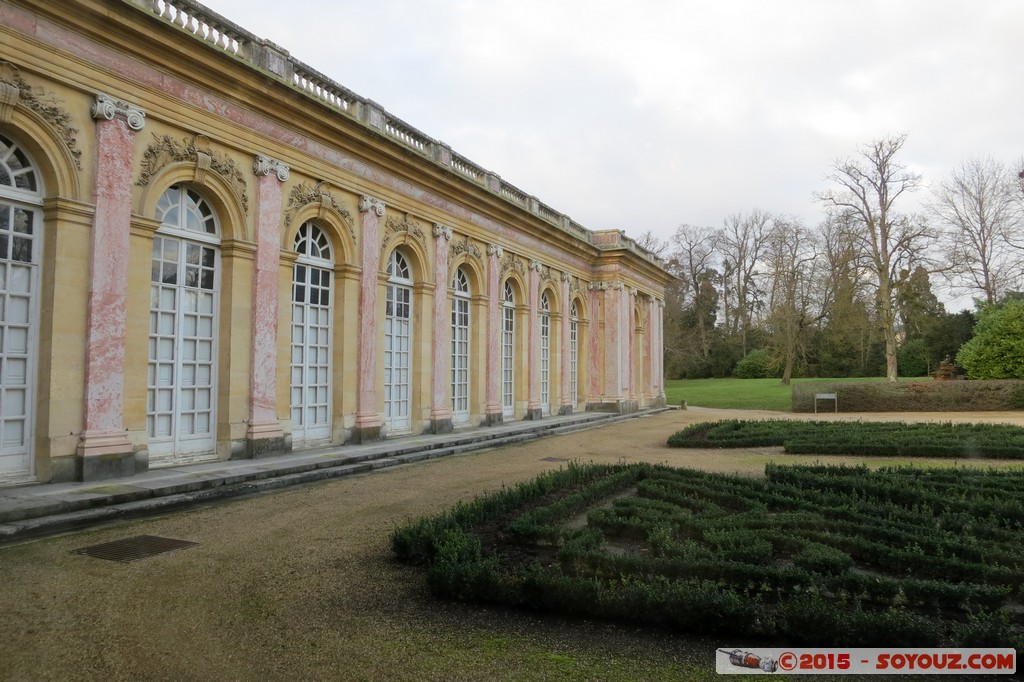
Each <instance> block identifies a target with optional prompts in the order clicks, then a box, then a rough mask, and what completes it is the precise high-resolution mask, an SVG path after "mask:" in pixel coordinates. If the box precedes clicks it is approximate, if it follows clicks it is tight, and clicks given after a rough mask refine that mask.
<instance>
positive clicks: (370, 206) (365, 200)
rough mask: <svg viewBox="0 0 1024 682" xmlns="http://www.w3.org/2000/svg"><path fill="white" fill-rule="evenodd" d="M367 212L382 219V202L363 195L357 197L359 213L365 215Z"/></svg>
mask: <svg viewBox="0 0 1024 682" xmlns="http://www.w3.org/2000/svg"><path fill="white" fill-rule="evenodd" d="M367 211H373V212H374V213H376V214H377V215H378V216H381V217H383V215H384V202H383V201H381V200H380V199H375V198H374V197H371V196H368V195H366V194H364V195H363V196H361V197H359V212H360V213H366V212H367Z"/></svg>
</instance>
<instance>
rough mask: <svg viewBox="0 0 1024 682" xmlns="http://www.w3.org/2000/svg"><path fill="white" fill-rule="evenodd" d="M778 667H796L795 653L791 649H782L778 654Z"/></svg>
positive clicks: (785, 668) (788, 668) (789, 668)
mask: <svg viewBox="0 0 1024 682" xmlns="http://www.w3.org/2000/svg"><path fill="white" fill-rule="evenodd" d="M779 668H781V669H782V670H794V669H795V668H796V654H794V653H793V652H792V651H783V652H782V653H781V654H780V655H779Z"/></svg>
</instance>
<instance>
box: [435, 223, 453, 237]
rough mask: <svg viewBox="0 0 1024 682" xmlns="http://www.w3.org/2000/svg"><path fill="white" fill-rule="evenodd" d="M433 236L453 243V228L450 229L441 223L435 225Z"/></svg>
mask: <svg viewBox="0 0 1024 682" xmlns="http://www.w3.org/2000/svg"><path fill="white" fill-rule="evenodd" d="M433 235H434V237H435V238H436V237H444V238H445V240H447V241H451V238H452V228H450V227H448V226H447V225H442V224H441V223H434V229H433Z"/></svg>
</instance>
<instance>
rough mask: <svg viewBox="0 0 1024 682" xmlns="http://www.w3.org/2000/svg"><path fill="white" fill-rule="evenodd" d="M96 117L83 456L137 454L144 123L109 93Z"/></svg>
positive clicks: (140, 114)
mask: <svg viewBox="0 0 1024 682" xmlns="http://www.w3.org/2000/svg"><path fill="white" fill-rule="evenodd" d="M92 115H93V118H95V119H96V120H97V123H96V172H95V177H96V190H95V191H96V197H95V199H96V213H95V215H94V218H93V229H92V239H91V245H90V268H89V298H88V304H87V305H88V310H87V330H86V351H85V410H84V415H83V416H84V428H83V430H82V433H81V440H80V441H79V443H78V447H77V451H78V454H79V455H80V456H83V457H86V458H89V457H98V456H101V455H114V454H121V455H125V454H129V453H131V452H132V444H131V441H129V440H128V434H127V431H126V430H125V428H124V355H125V329H126V326H127V313H128V307H127V291H128V246H129V238H130V229H131V218H132V215H131V205H132V201H131V200H132V161H133V159H134V157H135V133H136V132H137V131H139V130H142V127H143V126H144V125H145V113H144V112H143V111H142V110H141V109H139V108H138V107H135V106H132V105H130V104H127V103H125V102H121V101H119V100H115V99H112V98H110V97H108V96H106V95H98V96H97V98H96V101H95V103H94V104H93V106H92ZM84 468H85V469H86V470H87V471H88V470H90V468H91V467H90V466H89V465H86V466H85V467H84ZM115 475H117V474H115Z"/></svg>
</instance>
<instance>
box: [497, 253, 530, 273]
mask: <svg viewBox="0 0 1024 682" xmlns="http://www.w3.org/2000/svg"><path fill="white" fill-rule="evenodd" d="M513 271H515V272H518V273H519V274H520V275H525V274H526V266H525V265H523V261H522V259H520V258H516V255H515V254H514V253H512V252H509V253H506V254H505V260H503V261H502V262H501V275H502V277H504V276H505V275H507V274H509V273H511V272H513Z"/></svg>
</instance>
